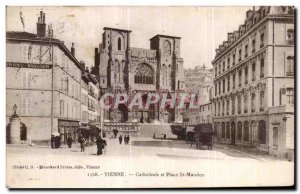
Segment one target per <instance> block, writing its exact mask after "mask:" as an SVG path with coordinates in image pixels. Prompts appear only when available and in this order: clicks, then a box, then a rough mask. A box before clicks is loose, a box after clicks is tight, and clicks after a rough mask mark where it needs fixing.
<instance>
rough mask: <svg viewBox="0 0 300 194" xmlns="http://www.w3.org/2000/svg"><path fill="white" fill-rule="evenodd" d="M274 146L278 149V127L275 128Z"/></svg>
mask: <svg viewBox="0 0 300 194" xmlns="http://www.w3.org/2000/svg"><path fill="white" fill-rule="evenodd" d="M273 146H274V147H278V127H273Z"/></svg>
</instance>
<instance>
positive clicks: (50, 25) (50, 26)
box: [48, 24, 53, 38]
mask: <svg viewBox="0 0 300 194" xmlns="http://www.w3.org/2000/svg"><path fill="white" fill-rule="evenodd" d="M48 37H49V38H53V29H52V24H49V25H48Z"/></svg>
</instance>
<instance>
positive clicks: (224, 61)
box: [223, 61, 225, 72]
mask: <svg viewBox="0 0 300 194" xmlns="http://www.w3.org/2000/svg"><path fill="white" fill-rule="evenodd" d="M224 71H225V61H223V72H224Z"/></svg>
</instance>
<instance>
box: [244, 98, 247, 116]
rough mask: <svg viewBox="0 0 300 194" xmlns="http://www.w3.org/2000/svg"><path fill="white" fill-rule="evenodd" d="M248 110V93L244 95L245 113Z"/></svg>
mask: <svg viewBox="0 0 300 194" xmlns="http://www.w3.org/2000/svg"><path fill="white" fill-rule="evenodd" d="M247 112H248V95H247V94H246V95H244V113H247Z"/></svg>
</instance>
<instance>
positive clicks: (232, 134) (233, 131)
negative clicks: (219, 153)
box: [231, 121, 235, 145]
mask: <svg viewBox="0 0 300 194" xmlns="http://www.w3.org/2000/svg"><path fill="white" fill-rule="evenodd" d="M231 144H232V145H234V144H235V123H234V122H233V121H232V122H231Z"/></svg>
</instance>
